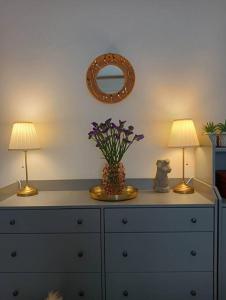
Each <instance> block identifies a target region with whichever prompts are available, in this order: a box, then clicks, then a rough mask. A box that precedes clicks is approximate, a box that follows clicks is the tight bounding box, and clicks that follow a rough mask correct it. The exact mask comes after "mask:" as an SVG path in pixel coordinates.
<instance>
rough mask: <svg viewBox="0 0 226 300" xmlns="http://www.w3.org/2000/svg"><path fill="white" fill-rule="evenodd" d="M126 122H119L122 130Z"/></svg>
mask: <svg viewBox="0 0 226 300" xmlns="http://www.w3.org/2000/svg"><path fill="white" fill-rule="evenodd" d="M125 123H126V121H121V120H119V128H120V129H122V128H123V127H124V125H125Z"/></svg>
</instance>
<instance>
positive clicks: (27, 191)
mask: <svg viewBox="0 0 226 300" xmlns="http://www.w3.org/2000/svg"><path fill="white" fill-rule="evenodd" d="M24 161H25V172H26V183H25V187H23V188H21V189H20V190H19V191H18V192H17V196H19V197H28V196H34V195H37V194H38V190H37V188H35V187H32V186H29V182H28V168H27V150H25V151H24Z"/></svg>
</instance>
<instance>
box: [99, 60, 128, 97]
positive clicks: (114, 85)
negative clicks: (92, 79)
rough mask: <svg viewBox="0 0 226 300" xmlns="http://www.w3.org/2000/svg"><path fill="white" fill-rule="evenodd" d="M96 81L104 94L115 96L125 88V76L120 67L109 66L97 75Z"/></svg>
mask: <svg viewBox="0 0 226 300" xmlns="http://www.w3.org/2000/svg"><path fill="white" fill-rule="evenodd" d="M96 81H97V85H98V87H99V89H100V90H101V91H102V92H103V93H105V94H113V93H117V92H119V91H120V90H121V89H122V88H123V87H124V85H125V76H124V74H123V71H122V70H121V69H120V68H119V67H117V66H114V65H108V66H106V67H104V68H102V69H101V70H100V71H99V72H98V73H97V77H96Z"/></svg>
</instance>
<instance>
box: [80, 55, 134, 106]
mask: <svg viewBox="0 0 226 300" xmlns="http://www.w3.org/2000/svg"><path fill="white" fill-rule="evenodd" d="M86 82H87V86H88V89H89V91H90V92H91V94H92V95H93V96H94V97H95V98H96V99H98V100H100V101H101V102H104V103H115V102H119V101H121V100H123V99H124V98H125V97H127V96H128V95H129V93H130V92H131V91H132V89H133V86H134V83H135V73H134V70H133V67H132V65H131V64H130V62H129V61H128V60H127V59H126V58H125V57H123V56H121V55H119V54H114V53H107V54H103V55H100V56H98V57H97V58H96V59H95V60H94V61H93V62H92V63H91V65H90V67H89V69H88V71H87V75H86Z"/></svg>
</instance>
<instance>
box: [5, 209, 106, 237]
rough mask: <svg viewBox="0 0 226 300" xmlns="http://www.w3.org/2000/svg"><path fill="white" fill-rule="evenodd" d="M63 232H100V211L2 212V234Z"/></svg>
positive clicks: (38, 210) (46, 210)
mask: <svg viewBox="0 0 226 300" xmlns="http://www.w3.org/2000/svg"><path fill="white" fill-rule="evenodd" d="M61 232H100V211H99V209H51V210H48V209H45V210H44V209H42V210H40V209H37V210H30V209H28V210H1V211H0V233H61Z"/></svg>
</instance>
